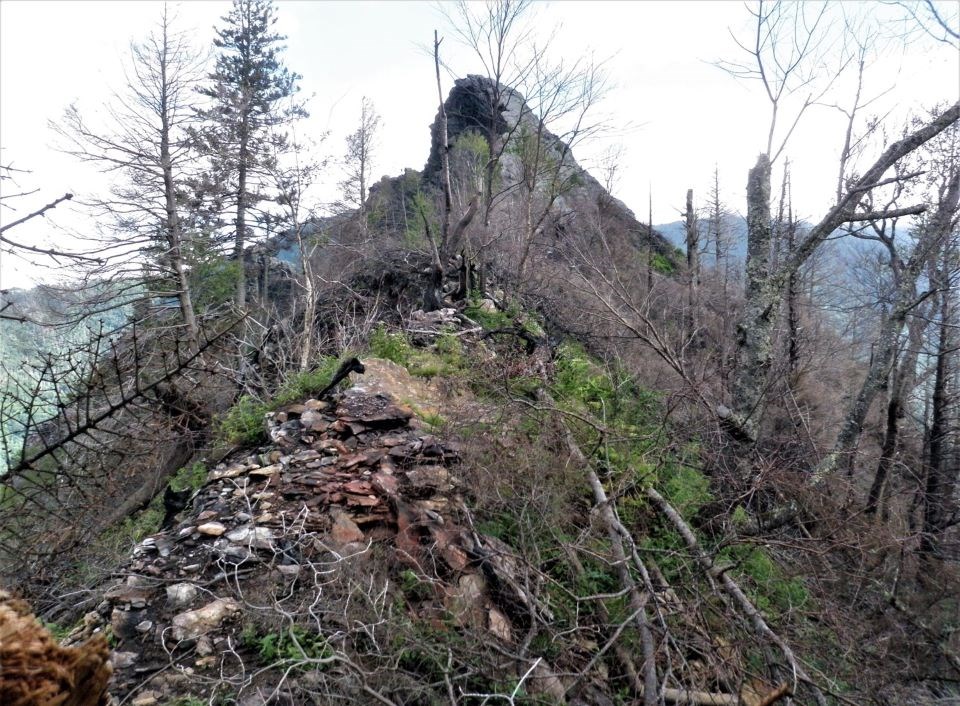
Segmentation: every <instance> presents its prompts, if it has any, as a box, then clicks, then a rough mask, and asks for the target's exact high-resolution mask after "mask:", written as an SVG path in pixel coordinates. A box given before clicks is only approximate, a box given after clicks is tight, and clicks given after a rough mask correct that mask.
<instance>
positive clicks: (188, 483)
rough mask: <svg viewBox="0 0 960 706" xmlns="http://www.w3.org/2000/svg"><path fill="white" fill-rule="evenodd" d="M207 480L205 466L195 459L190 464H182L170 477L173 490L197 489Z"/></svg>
mask: <svg viewBox="0 0 960 706" xmlns="http://www.w3.org/2000/svg"><path fill="white" fill-rule="evenodd" d="M206 482H207V467H206V466H205V465H204V464H203V463H201V462H200V461H197V462H196V463H194V464H193V465H191V466H184V467H183V468H181V469H180V470H179V471H177V472H176V473H175V474H174V475H173V477H172V478H171V479H170V487H171V488H172V489H173V490H187V489H190V490H199V489H200V488H201V487H202V486H203V484H204V483H206Z"/></svg>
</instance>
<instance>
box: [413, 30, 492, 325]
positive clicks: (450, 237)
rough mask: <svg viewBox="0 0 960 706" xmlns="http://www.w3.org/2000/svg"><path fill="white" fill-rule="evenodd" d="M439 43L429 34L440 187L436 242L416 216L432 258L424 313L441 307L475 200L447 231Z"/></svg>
mask: <svg viewBox="0 0 960 706" xmlns="http://www.w3.org/2000/svg"><path fill="white" fill-rule="evenodd" d="M442 41H443V40H442V39H440V38H439V35H438V34H437V31H436V30H434V31H433V64H434V68H435V70H436V76H437V98H438V99H439V101H440V112H439V117H438V120H439V127H440V145H439V150H440V180H441V187H442V194H443V196H442V204H441V211H440V239H439V242H438V241H437V240H435V239H434V238H433V235H432V233H431V232H430V226H429V223H428V222H427V217H426V214H425V213H423V212H422V210H421V213H420V217H421V218H422V219H423V223H424V229H425V230H426V236H427V240H428V241H429V242H430V250H431V255H432V256H433V268H432V270H431V274H430V282H429V283H428V285H427V291H426V294H425V295H424V302H423V306H424V309H426V310H427V311H434V310H436V309H440V308H442V307H443V276H444V272H445V268H446V263H447V261H448V260H449V259H450V257H451V255H452V254H453V248H454V247H455V246H457V245H458V244H459V242H460V239H461V237H462V236H463V233H464V231H465V230H466V229H467V227H468V226H469V225H470V223H471V221H473V217H474V216H475V215H476V214H477V208H478V205H479V198H478V197H474V198H473V200H471V202H470V205H469V206H468V207H467V210H466V211H465V212H464V213H463V215H461V216H460V218H459V219H458V220H457V223H456V224H455V225H454V226H453V227H452V228H451V225H450V218H451V211H452V209H453V190H452V188H451V185H450V135H449V132H448V129H447V108H446V105H445V104H444V101H443V87H442V86H441V84H440V43H441V42H442Z"/></svg>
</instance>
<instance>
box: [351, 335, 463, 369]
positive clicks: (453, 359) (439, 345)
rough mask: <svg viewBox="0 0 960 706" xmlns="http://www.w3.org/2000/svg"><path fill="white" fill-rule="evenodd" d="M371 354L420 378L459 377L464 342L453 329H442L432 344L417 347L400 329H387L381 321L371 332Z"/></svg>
mask: <svg viewBox="0 0 960 706" xmlns="http://www.w3.org/2000/svg"><path fill="white" fill-rule="evenodd" d="M370 354H371V355H373V356H375V357H377V358H385V359H386V360H390V361H393V362H394V363H396V364H397V365H402V366H403V367H404V368H406V369H407V371H408V372H409V373H410V374H411V375H414V376H417V377H423V378H434V377H459V376H461V375H462V374H463V373H464V371H465V366H466V356H465V353H464V349H463V344H462V343H461V341H460V339H459V338H457V336H456V335H455V334H454V332H453V331H441V332H440V334H439V335H438V336H437V338H436V341H435V342H434V343H433V344H432V345H431V346H429V347H417V346H414V345H413V344H412V343H411V342H410V340H409V339H408V338H407V336H406V335H405V334H404V333H403V332H400V331H389V330H388V329H387V327H386V326H384V325H383V324H380V325H379V326H377V328H375V329H374V330H373V332H372V333H371V334H370Z"/></svg>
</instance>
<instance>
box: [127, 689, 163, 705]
mask: <svg viewBox="0 0 960 706" xmlns="http://www.w3.org/2000/svg"><path fill="white" fill-rule="evenodd" d="M159 702H160V694H159V693H157V692H156V691H141V692H140V693H139V694H137V696H136V697H135V698H134V699H133V701H131V702H130V706H153V705H154V704H156V703H159Z"/></svg>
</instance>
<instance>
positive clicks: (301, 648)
mask: <svg viewBox="0 0 960 706" xmlns="http://www.w3.org/2000/svg"><path fill="white" fill-rule="evenodd" d="M240 639H241V641H242V642H243V644H244V645H245V646H246V647H249V648H251V649H254V650H256V652H257V654H258V655H259V656H260V659H261V660H263V662H264V663H265V664H274V663H276V662H280V661H284V660H290V661H301V660H317V659H326V658H328V657H330V656H331V655H332V654H333V650H332V649H331V647H330V645H329V644H328V643H327V639H326V638H325V637H324V636H323V635H321V634H320V633H317V632H312V631H310V630H307V629H305V628H302V627H300V626H299V625H294V626H293V627H289V628H285V629H283V630H280V631H278V632H269V633H266V634H261V633H259V632H258V631H257V629H256V628H255V627H254V626H252V625H246V626H244V628H243V632H242V633H241V634H240Z"/></svg>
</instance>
